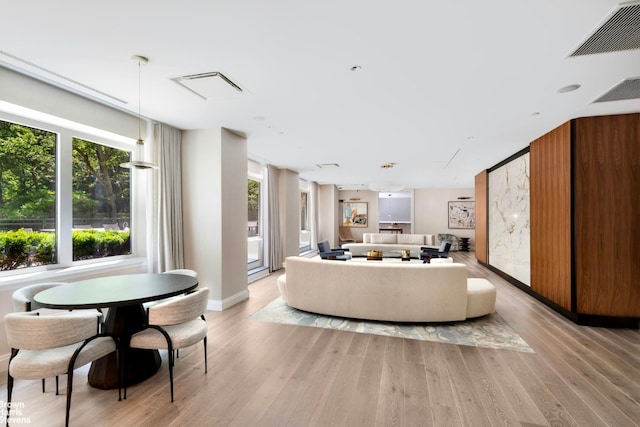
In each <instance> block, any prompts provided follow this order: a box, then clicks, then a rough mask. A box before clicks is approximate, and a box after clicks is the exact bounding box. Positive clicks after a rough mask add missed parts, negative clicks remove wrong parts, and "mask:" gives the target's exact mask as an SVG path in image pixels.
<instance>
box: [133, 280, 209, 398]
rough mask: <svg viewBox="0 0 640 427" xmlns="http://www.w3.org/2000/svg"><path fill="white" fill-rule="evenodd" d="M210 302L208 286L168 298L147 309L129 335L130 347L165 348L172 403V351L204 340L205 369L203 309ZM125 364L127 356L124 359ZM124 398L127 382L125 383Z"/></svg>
mask: <svg viewBox="0 0 640 427" xmlns="http://www.w3.org/2000/svg"><path fill="white" fill-rule="evenodd" d="M208 301H209V288H198V289H196V290H195V291H193V292H191V293H187V294H184V295H180V296H178V297H175V298H171V299H168V300H166V301H164V302H161V303H159V304H156V305H153V306H151V307H149V308H148V309H147V324H146V325H145V327H144V329H143V330H142V331H140V332H138V333H135V334H133V335H132V336H131V341H130V343H129V346H130V347H131V348H141V349H148V350H156V349H162V350H167V353H168V358H169V385H170V389H171V401H172V402H173V365H174V362H175V358H174V350H178V349H180V348H185V347H189V346H192V345H194V344H196V343H198V342H200V341H203V342H204V372H205V373H207V322H206V320H205V317H204V312H205V311H206V309H207V303H208ZM124 363H125V364H126V358H125V362H124ZM124 398H125V399H126V398H127V385H126V384H125V385H124Z"/></svg>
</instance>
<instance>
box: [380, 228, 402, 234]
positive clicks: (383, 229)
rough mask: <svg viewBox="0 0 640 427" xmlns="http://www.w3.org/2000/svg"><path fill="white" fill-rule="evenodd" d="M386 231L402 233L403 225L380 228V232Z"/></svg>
mask: <svg viewBox="0 0 640 427" xmlns="http://www.w3.org/2000/svg"><path fill="white" fill-rule="evenodd" d="M385 231H388V232H390V233H395V234H402V227H382V228H379V229H378V232H379V233H384V232H385Z"/></svg>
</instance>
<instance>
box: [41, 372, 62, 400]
mask: <svg viewBox="0 0 640 427" xmlns="http://www.w3.org/2000/svg"><path fill="white" fill-rule="evenodd" d="M43 381H44V380H43ZM43 391H44V390H43ZM58 394H59V393H58V376H57V375H56V396H57V395H58Z"/></svg>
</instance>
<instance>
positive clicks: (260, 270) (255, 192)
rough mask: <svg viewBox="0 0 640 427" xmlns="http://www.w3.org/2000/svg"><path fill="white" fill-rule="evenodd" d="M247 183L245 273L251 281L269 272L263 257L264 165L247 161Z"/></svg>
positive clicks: (265, 220) (264, 229) (265, 217)
mask: <svg viewBox="0 0 640 427" xmlns="http://www.w3.org/2000/svg"><path fill="white" fill-rule="evenodd" d="M247 185H248V187H247V189H248V191H247V196H248V200H247V205H248V209H249V210H248V212H247V275H248V277H249V282H252V281H254V280H257V279H259V278H260V277H263V276H264V275H266V274H268V273H269V268H268V267H267V266H266V264H267V260H266V257H265V252H266V249H265V245H266V241H267V233H268V230H267V227H266V224H267V213H266V211H267V209H266V196H267V194H266V193H267V185H266V181H265V174H264V166H263V165H261V164H260V163H258V162H255V161H253V160H249V162H248V179H247Z"/></svg>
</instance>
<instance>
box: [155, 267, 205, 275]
mask: <svg viewBox="0 0 640 427" xmlns="http://www.w3.org/2000/svg"><path fill="white" fill-rule="evenodd" d="M163 274H184V275H186V276H191V277H198V273H197V272H196V271H195V270H190V269H188V268H177V269H175V270H167V271H165V272H164V273H163Z"/></svg>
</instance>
